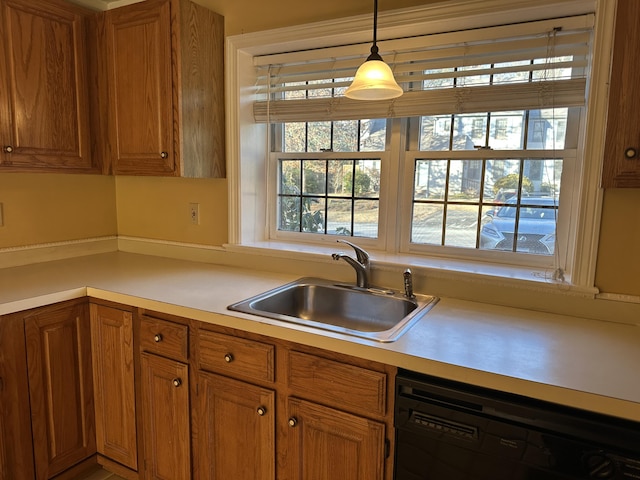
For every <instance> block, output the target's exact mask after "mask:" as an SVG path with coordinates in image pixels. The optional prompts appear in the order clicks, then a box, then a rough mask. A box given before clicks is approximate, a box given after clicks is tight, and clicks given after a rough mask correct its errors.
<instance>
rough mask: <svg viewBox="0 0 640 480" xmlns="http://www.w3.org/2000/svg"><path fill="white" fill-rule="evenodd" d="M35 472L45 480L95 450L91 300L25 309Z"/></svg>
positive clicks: (38, 479)
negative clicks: (90, 327)
mask: <svg viewBox="0 0 640 480" xmlns="http://www.w3.org/2000/svg"><path fill="white" fill-rule="evenodd" d="M24 328H25V336H26V350H27V366H28V378H29V399H30V406H31V429H32V434H33V455H34V460H35V478H36V479H37V480H46V479H49V478H52V477H54V476H55V475H57V474H58V473H61V472H63V471H64V470H66V469H67V468H69V467H71V466H73V465H75V464H77V463H79V462H81V461H82V460H84V459H87V458H89V457H90V456H92V455H94V454H95V453H96V437H95V430H94V428H95V422H94V404H93V380H92V373H91V372H92V363H91V340H90V330H89V305H88V303H87V301H86V300H79V301H72V302H65V303H62V304H57V305H53V306H50V307H44V308H40V309H35V310H31V311H29V312H27V313H25V315H24Z"/></svg>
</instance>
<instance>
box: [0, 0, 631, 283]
mask: <svg viewBox="0 0 640 480" xmlns="http://www.w3.org/2000/svg"><path fill="white" fill-rule="evenodd" d="M196 1H197V2H198V3H200V4H202V5H205V6H207V7H209V8H211V9H213V10H216V11H218V12H220V13H222V14H223V15H225V28H226V34H227V35H237V34H241V33H248V32H253V31H259V30H264V29H270V28H277V27H284V26H290V25H296V24H301V23H308V22H313V21H321V20H330V19H333V18H340V17H345V16H351V15H358V14H367V13H371V9H372V3H373V2H372V1H370V0H349V1H344V0H324V1H322V2H309V1H304V2H301V1H300V0H271V1H269V2H265V1H262V0H234V1H229V0H196ZM428 3H436V0H431V1H428V0H393V1H392V0H380V2H379V5H380V9H381V10H387V9H391V8H405V7H411V6H416V5H424V4H428ZM226 195H227V182H226V180H190V179H179V178H146V177H139V178H134V177H118V178H116V179H114V178H113V177H100V176H84V175H81V176H76V175H40V174H30V175H22V174H2V173H0V203H3V205H4V216H5V226H4V227H0V247H11V246H18V245H30V244H36V243H47V242H54V241H60V240H73V239H79V238H89V237H95V236H101V235H113V234H115V233H118V234H120V235H126V236H138V237H149V238H154V239H162V240H171V241H178V242H187V243H201V244H206V245H220V244H222V243H224V242H225V241H226V239H227V215H228V211H227V210H228V204H227V199H226ZM191 202H195V203H200V216H201V224H200V225H199V226H194V225H191V224H190V223H189V217H188V204H189V203H191ZM116 209H117V217H116ZM639 229H640V189H634V190H625V191H623V190H616V191H613V190H612V191H609V192H607V193H606V196H605V206H604V215H603V221H602V232H601V244H600V251H599V255H598V265H597V276H596V285H597V286H598V287H599V288H601V290H602V291H605V292H610V293H622V294H629V295H640V275H639V274H638V273H639V272H640V247H639V246H638V245H640V230H639Z"/></svg>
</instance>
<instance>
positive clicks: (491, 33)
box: [254, 15, 594, 123]
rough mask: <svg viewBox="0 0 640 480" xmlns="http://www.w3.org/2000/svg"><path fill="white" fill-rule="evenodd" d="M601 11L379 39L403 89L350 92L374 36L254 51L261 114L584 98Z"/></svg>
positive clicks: (576, 102)
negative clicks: (366, 97)
mask: <svg viewBox="0 0 640 480" xmlns="http://www.w3.org/2000/svg"><path fill="white" fill-rule="evenodd" d="M593 24H594V16H593V15H581V16H576V17H566V18H560V19H553V20H544V21H538V22H529V23H524V24H518V25H506V26H500V27H491V28H482V29H476V30H471V31H465V32H451V33H444V34H437V35H426V36H422V37H412V38H403V39H395V40H386V41H381V42H379V43H378V46H379V48H380V53H381V55H382V56H383V58H384V60H385V62H387V63H388V64H389V65H390V66H391V68H392V70H393V71H394V74H395V77H396V80H397V81H398V83H399V84H400V85H401V86H402V87H403V89H404V90H405V94H404V95H403V96H401V97H400V98H397V99H394V100H389V101H375V102H362V101H357V100H350V99H348V98H346V97H344V90H346V88H347V87H348V86H349V84H350V83H351V80H352V79H353V76H354V75H355V71H356V69H357V68H358V66H359V65H360V64H361V63H362V62H363V61H364V59H365V58H366V55H367V49H368V45H365V44H361V45H347V46H340V47H331V48H322V49H316V50H307V51H300V52H290V53H283V54H277V55H265V56H259V57H255V59H254V64H255V67H256V69H257V85H256V87H257V89H256V91H257V96H256V98H257V100H256V101H255V103H254V117H255V120H256V121H257V122H272V123H276V122H308V121H328V120H350V119H361V118H391V117H408V116H417V115H437V114H444V113H474V112H486V111H500V110H515V109H523V110H525V109H533V108H551V107H575V106H582V105H584V104H585V97H586V87H587V80H586V72H587V70H588V67H589V60H590V46H591V36H592V30H593Z"/></svg>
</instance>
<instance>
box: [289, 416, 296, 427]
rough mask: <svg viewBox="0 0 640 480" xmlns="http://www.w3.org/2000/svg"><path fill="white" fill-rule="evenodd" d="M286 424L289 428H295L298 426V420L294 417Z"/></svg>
mask: <svg viewBox="0 0 640 480" xmlns="http://www.w3.org/2000/svg"><path fill="white" fill-rule="evenodd" d="M287 423H288V424H289V426H290V427H295V426H296V425H298V419H297V418H296V417H291V418H290V419H289V421H288V422H287Z"/></svg>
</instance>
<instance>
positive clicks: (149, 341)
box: [140, 315, 189, 362]
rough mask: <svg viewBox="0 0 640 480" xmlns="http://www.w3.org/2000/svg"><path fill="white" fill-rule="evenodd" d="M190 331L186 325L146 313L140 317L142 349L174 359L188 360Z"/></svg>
mask: <svg viewBox="0 0 640 480" xmlns="http://www.w3.org/2000/svg"><path fill="white" fill-rule="evenodd" d="M188 332H189V328H188V327H187V326H186V325H180V324H178V323H173V322H168V321H166V320H160V319H158V318H153V317H147V316H144V315H143V316H142V317H141V319H140V345H141V347H142V349H143V350H144V351H145V352H151V353H157V354H158V355H162V356H164V357H168V358H172V359H174V360H180V361H183V362H184V361H186V360H187V357H188V352H189V350H188Z"/></svg>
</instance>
